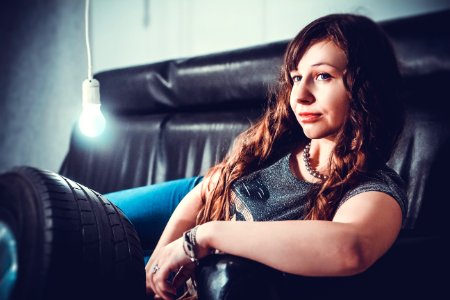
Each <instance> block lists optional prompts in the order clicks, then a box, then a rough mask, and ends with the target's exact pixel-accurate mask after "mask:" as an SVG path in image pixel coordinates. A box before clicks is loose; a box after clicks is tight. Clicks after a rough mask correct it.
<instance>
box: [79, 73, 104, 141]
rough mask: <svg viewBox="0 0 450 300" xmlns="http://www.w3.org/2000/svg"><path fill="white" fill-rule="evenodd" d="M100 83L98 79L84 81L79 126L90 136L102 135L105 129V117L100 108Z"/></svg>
mask: <svg viewBox="0 0 450 300" xmlns="http://www.w3.org/2000/svg"><path fill="white" fill-rule="evenodd" d="M100 105H101V104H100V83H99V82H98V80H96V79H93V78H92V79H86V80H84V81H83V111H82V112H81V116H80V120H79V121H78V126H79V128H80V130H81V132H82V133H83V134H85V135H87V136H89V137H96V136H98V135H100V134H101V133H102V132H103V130H104V129H105V125H106V122H105V117H104V116H103V114H102V112H101V110H100Z"/></svg>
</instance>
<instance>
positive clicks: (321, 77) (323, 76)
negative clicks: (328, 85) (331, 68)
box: [316, 73, 331, 80]
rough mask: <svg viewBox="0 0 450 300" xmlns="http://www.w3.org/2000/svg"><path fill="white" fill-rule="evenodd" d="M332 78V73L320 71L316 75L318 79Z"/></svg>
mask: <svg viewBox="0 0 450 300" xmlns="http://www.w3.org/2000/svg"><path fill="white" fill-rule="evenodd" d="M330 78H331V75H330V74H328V73H320V74H319V75H317V77H316V79H317V80H327V79H330Z"/></svg>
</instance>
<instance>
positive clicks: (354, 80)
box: [109, 14, 406, 299]
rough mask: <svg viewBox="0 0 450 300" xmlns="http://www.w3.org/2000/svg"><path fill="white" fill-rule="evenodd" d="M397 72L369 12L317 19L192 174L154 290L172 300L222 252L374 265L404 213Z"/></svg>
mask: <svg viewBox="0 0 450 300" xmlns="http://www.w3.org/2000/svg"><path fill="white" fill-rule="evenodd" d="M399 78H400V76H399V72H398V69H397V65H396V60H395V56H394V53H393V50H392V47H391V46H390V44H389V42H388V40H387V38H386V36H385V35H384V33H383V32H382V31H381V29H380V28H379V26H378V25H377V24H375V23H374V22H373V21H371V20H370V19H368V18H366V17H362V16H356V15H348V14H336V15H328V16H325V17H322V18H320V19H317V20H315V21H313V22H312V23H310V24H309V25H307V26H306V27H305V28H304V29H303V30H302V31H300V33H299V34H298V35H297V36H296V37H295V38H294V39H293V41H292V42H291V43H290V44H289V46H288V48H287V51H286V53H285V57H284V63H283V68H282V72H281V76H280V80H279V81H280V82H279V88H278V91H277V94H276V97H275V100H274V101H270V102H269V105H268V108H267V110H266V112H265V114H264V115H263V117H262V118H261V120H260V121H259V122H257V123H256V124H254V125H253V126H252V127H251V128H249V129H248V130H247V131H245V132H244V133H242V134H241V135H240V136H239V137H238V139H237V141H236V144H235V146H234V148H233V149H232V151H231V152H230V154H229V155H228V156H227V157H226V158H225V159H224V160H223V161H222V162H221V163H220V164H218V165H217V166H215V167H213V168H212V169H211V170H210V171H209V172H208V174H206V176H205V177H204V178H203V180H202V181H201V182H200V183H199V184H197V185H195V184H192V180H191V181H189V182H188V183H189V184H192V189H191V188H189V189H188V190H190V191H189V192H188V193H187V194H186V195H185V196H184V198H183V199H182V200H181V202H180V203H179V204H178V206H177V207H176V209H175V211H174V212H173V214H172V216H171V217H170V220H169V222H168V223H167V226H166V227H165V229H164V232H163V233H162V235H161V238H160V240H159V242H158V244H157V246H156V248H155V250H154V251H153V254H152V256H151V258H150V260H149V261H148V263H147V265H146V273H147V291H148V293H149V294H153V293H154V294H155V295H157V296H159V297H162V298H164V299H172V298H174V297H175V295H176V289H177V287H179V286H180V285H181V284H183V283H184V282H185V281H186V280H187V279H188V277H189V275H190V272H192V270H193V266H194V264H193V262H194V263H195V262H196V261H197V260H198V259H200V258H203V257H205V256H207V255H211V253H213V252H214V253H218V252H223V253H229V254H233V255H237V256H242V257H245V258H249V259H252V260H255V261H258V262H260V263H263V264H266V265H268V266H270V267H273V268H275V269H278V270H280V271H283V272H287V273H292V274H299V275H305V276H345V275H353V274H357V273H360V272H363V271H364V270H366V269H367V268H368V267H370V266H371V265H372V264H373V263H374V262H375V261H377V260H378V259H379V258H380V257H381V256H382V255H383V254H384V253H385V252H386V251H387V250H388V249H389V247H390V246H391V245H392V244H393V242H394V241H395V239H396V237H397V235H398V233H399V231H400V228H401V225H402V219H403V217H404V216H405V214H406V196H405V193H404V191H403V190H402V187H401V180H400V178H399V176H398V175H397V174H396V173H395V172H394V171H393V170H391V169H389V168H388V167H387V166H386V162H387V161H388V159H389V157H390V155H391V152H392V150H393V147H394V146H395V143H396V140H397V137H398V135H399V132H400V129H401V125H402V120H403V119H402V110H401V105H400V104H399V102H398V99H397V97H396V96H397V95H396V93H397V88H398V86H399ZM196 180H197V179H196ZM197 181H199V180H197ZM179 183H180V182H179ZM194 185H195V187H193V186H194ZM119 196H120V193H119V194H117V195H116V197H114V195H110V197H109V198H110V199H111V200H112V201H113V202H114V198H115V199H117V198H120V197H119ZM159 201H161V199H159ZM116 204H117V205H118V206H119V207H120V203H116ZM125 213H126V212H125ZM126 214H127V213H126ZM131 219H132V221H133V218H131ZM234 220H238V221H239V220H246V221H259V222H234ZM174 274H176V275H175V278H173V275H174ZM168 278H170V280H168ZM172 279H173V280H172Z"/></svg>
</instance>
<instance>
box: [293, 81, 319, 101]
mask: <svg viewBox="0 0 450 300" xmlns="http://www.w3.org/2000/svg"><path fill="white" fill-rule="evenodd" d="M292 93H293V96H294V98H295V100H296V101H297V102H298V103H302V104H309V103H312V102H313V101H314V96H313V94H312V93H311V90H310V88H309V86H308V84H307V82H299V83H298V84H297V85H294V87H293V89H292Z"/></svg>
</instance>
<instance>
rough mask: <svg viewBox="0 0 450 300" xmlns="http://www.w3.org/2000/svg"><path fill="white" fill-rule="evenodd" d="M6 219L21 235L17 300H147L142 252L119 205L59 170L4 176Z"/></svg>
mask: <svg viewBox="0 0 450 300" xmlns="http://www.w3.org/2000/svg"><path fill="white" fill-rule="evenodd" d="M0 221H1V222H3V223H5V224H7V226H8V227H9V228H10V229H11V231H12V236H14V237H15V243H16V246H17V247H16V248H17V258H18V260H17V277H16V281H15V283H14V287H13V290H12V294H11V300H22V299H36V300H40V299H45V300H47V299H145V269H144V258H143V251H142V248H141V245H140V241H139V238H138V236H137V233H136V231H135V229H134V227H133V225H132V224H131V222H130V221H129V220H128V219H127V217H126V216H125V215H124V214H123V213H122V212H121V211H120V209H119V208H118V207H116V206H115V205H114V204H112V203H111V202H110V201H108V200H107V199H106V198H105V197H103V196H102V195H100V194H99V193H97V192H95V191H93V190H91V189H89V188H87V187H85V186H83V185H80V184H78V183H76V182H74V181H72V180H70V179H68V178H65V177H63V176H61V175H58V174H56V173H54V172H50V171H46V170H41V169H37V168H33V167H17V168H14V169H11V170H10V171H8V172H6V173H4V174H2V175H0Z"/></svg>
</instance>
